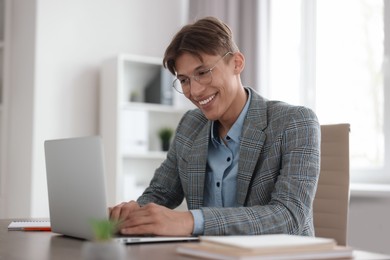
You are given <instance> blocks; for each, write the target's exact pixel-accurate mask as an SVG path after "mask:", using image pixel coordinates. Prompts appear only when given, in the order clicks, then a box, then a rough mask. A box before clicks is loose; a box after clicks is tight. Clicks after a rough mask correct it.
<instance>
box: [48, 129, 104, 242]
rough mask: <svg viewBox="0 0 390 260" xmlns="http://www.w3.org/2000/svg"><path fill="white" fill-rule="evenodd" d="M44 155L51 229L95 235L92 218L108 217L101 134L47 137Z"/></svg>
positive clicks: (69, 233)
mask: <svg viewBox="0 0 390 260" xmlns="http://www.w3.org/2000/svg"><path fill="white" fill-rule="evenodd" d="M45 157H46V174H47V186H48V196H49V210H50V221H51V228H52V231H53V232H56V233H60V234H64V235H67V236H72V237H77V238H83V239H88V240H91V239H93V233H92V229H91V225H90V221H91V220H94V219H108V207H107V201H106V185H105V176H104V156H103V145H102V141H101V138H100V137H98V136H91V137H78V138H69V139H59V140H48V141H45Z"/></svg>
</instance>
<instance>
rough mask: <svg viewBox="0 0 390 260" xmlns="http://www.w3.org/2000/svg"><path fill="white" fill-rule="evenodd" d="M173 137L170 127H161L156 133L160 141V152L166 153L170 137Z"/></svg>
mask: <svg viewBox="0 0 390 260" xmlns="http://www.w3.org/2000/svg"><path fill="white" fill-rule="evenodd" d="M172 135H173V129H172V128H170V127H163V128H161V129H160V130H159V131H158V136H159V137H160V140H161V145H162V150H163V151H168V150H169V144H170V142H171V137H172Z"/></svg>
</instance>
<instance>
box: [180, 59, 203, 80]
mask: <svg viewBox="0 0 390 260" xmlns="http://www.w3.org/2000/svg"><path fill="white" fill-rule="evenodd" d="M207 67H209V66H206V64H203V63H202V64H200V65H199V66H198V67H196V68H195V69H194V70H193V71H192V74H194V72H196V71H199V70H201V69H206V68H207ZM176 77H187V78H189V77H190V76H187V75H185V74H176Z"/></svg>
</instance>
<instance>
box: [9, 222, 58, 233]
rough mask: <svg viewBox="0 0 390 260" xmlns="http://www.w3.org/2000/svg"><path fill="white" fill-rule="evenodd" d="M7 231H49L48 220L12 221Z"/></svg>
mask: <svg viewBox="0 0 390 260" xmlns="http://www.w3.org/2000/svg"><path fill="white" fill-rule="evenodd" d="M8 230H9V231H51V226H50V220H26V221H25V220H14V221H12V222H11V223H10V224H9V225H8Z"/></svg>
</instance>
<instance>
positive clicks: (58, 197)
mask: <svg viewBox="0 0 390 260" xmlns="http://www.w3.org/2000/svg"><path fill="white" fill-rule="evenodd" d="M45 158H46V174H47V187H48V196H49V211H50V223H51V230H52V231H53V232H55V233H60V234H63V235H66V236H71V237H76V238H81V239H86V240H92V239H93V237H94V236H93V232H92V228H91V225H90V221H91V220H101V219H108V217H109V216H108V205H107V200H106V183H105V173H104V152H103V144H102V140H101V138H100V137H99V136H89V137H77V138H68V139H58V140H47V141H45ZM115 239H116V240H117V241H118V242H122V243H126V244H132V243H150V242H174V241H188V240H197V238H196V237H157V236H156V237H146V236H141V237H139V236H136V237H125V236H120V237H117V238H115Z"/></svg>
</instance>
